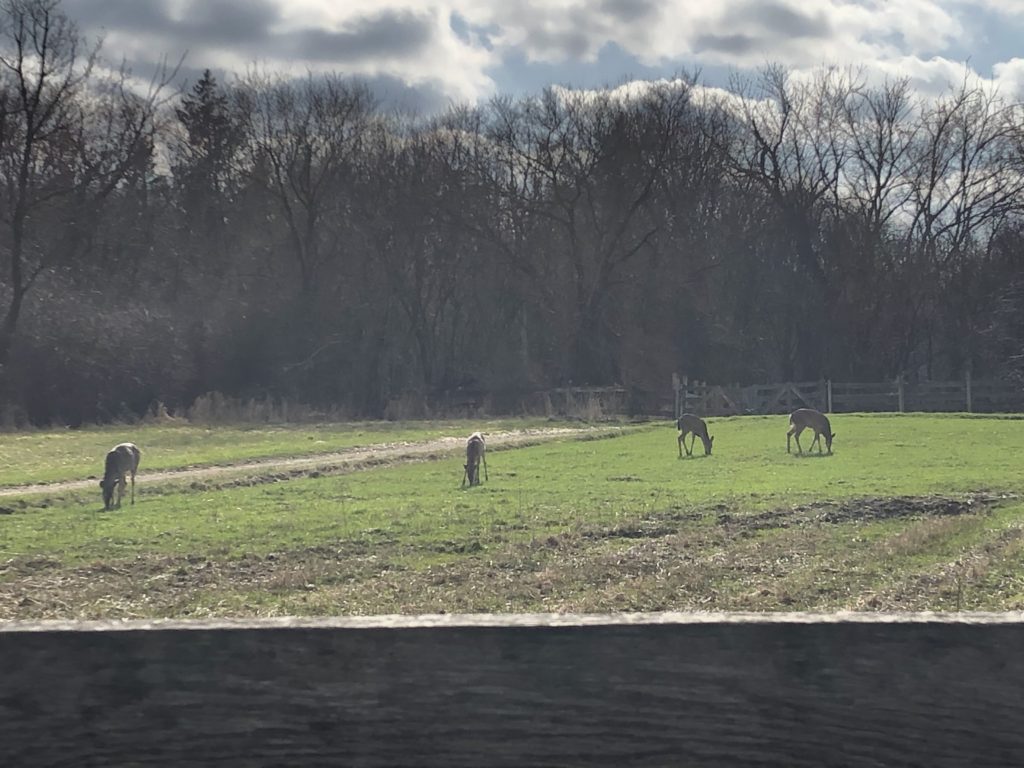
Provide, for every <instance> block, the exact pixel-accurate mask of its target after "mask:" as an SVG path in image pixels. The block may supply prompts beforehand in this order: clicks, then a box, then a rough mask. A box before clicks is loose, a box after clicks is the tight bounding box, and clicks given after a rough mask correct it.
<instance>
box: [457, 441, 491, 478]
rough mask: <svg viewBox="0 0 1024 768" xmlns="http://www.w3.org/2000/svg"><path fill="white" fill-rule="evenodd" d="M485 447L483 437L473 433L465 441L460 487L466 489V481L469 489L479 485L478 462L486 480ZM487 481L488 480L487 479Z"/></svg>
mask: <svg viewBox="0 0 1024 768" xmlns="http://www.w3.org/2000/svg"><path fill="white" fill-rule="evenodd" d="M485 449H486V446H485V445H484V436H483V435H482V434H481V433H479V432H474V433H473V434H472V435H470V436H469V439H467V440H466V463H465V464H463V465H462V468H463V470H465V471H464V472H463V475H462V487H463V488H465V487H466V479H467V478H468V479H469V485H470V487H472V486H474V485H480V462H481V461H482V462H483V464H484V478H487V457H486V456H485V455H484V452H485ZM488 479H489V478H488Z"/></svg>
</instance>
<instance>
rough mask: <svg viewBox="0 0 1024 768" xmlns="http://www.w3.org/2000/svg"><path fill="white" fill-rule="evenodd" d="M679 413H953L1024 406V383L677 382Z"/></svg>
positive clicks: (897, 381) (984, 381)
mask: <svg viewBox="0 0 1024 768" xmlns="http://www.w3.org/2000/svg"><path fill="white" fill-rule="evenodd" d="M673 383H674V385H675V386H676V390H675V411H676V414H677V416H678V414H680V413H685V412H690V413H697V414H701V415H704V416H734V415H741V414H768V413H789V412H790V411H792V410H794V409H796V408H816V409H817V410H819V411H824V412H828V413H850V412H855V411H892V412H896V413H904V412H907V411H950V412H960V411H964V412H967V413H994V412H1016V411H1022V410H1024V387H1021V386H1019V385H1017V384H1014V383H1012V382H1007V381H1000V380H995V379H979V380H972V379H971V377H970V376H966V377H964V379H962V380H960V381H918V382H908V381H904V380H903V379H902V378H899V379H896V380H895V381H891V382H873V383H857V382H834V381H829V380H821V381H799V382H792V381H788V382H784V383H781V384H754V385H752V386H746V387H743V386H739V385H733V386H727V385H718V384H708V383H706V382H699V381H694V382H690V381H688V380H687V379H686V378H685V377H683V378H679V377H676V378H675V380H674V382H673Z"/></svg>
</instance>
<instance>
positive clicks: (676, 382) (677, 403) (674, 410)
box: [672, 373, 681, 419]
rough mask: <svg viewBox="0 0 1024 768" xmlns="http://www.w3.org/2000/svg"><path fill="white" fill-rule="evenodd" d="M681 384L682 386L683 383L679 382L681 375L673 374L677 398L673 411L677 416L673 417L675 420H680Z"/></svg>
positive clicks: (673, 388)
mask: <svg viewBox="0 0 1024 768" xmlns="http://www.w3.org/2000/svg"><path fill="white" fill-rule="evenodd" d="M680 384H681V382H680V381H679V374H678V373H673V374H672V391H673V392H674V393H675V396H676V397H675V405H674V406H673V409H672V413H673V414H675V415H674V416H673V418H674V419H678V418H679V387H680Z"/></svg>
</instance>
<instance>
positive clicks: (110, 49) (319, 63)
mask: <svg viewBox="0 0 1024 768" xmlns="http://www.w3.org/2000/svg"><path fill="white" fill-rule="evenodd" d="M63 7H64V9H65V10H66V12H67V13H68V14H69V15H71V16H72V18H75V19H77V20H78V21H79V22H80V25H81V27H82V28H83V30H84V31H86V32H89V33H90V34H97V33H100V32H101V31H105V33H106V35H105V36H106V43H105V48H104V50H105V53H106V55H107V56H108V57H111V58H113V59H115V60H116V59H120V58H121V57H122V56H124V57H126V58H127V59H128V60H129V61H131V62H132V63H133V65H134V66H135V68H136V70H137V71H138V70H141V71H146V69H147V67H148V68H150V69H151V68H152V67H154V66H155V65H156V64H157V63H159V61H160V60H161V58H162V57H164V56H167V57H168V58H169V59H170V60H172V61H173V60H177V58H178V56H179V55H180V53H181V52H182V51H185V50H187V51H188V52H189V54H188V59H187V61H186V65H187V66H188V67H189V68H190V69H191V70H202V69H204V68H206V67H210V68H212V69H214V70H218V71H223V72H239V73H240V72H244V71H245V70H246V69H249V68H251V67H252V66H253V65H254V64H256V65H258V66H260V67H262V68H268V69H279V70H283V71H286V72H294V73H295V74H303V73H305V72H306V71H314V72H317V71H334V72H339V73H341V74H348V75H356V76H359V77H361V78H364V79H367V80H371V81H374V82H376V83H379V84H381V85H382V87H384V88H385V89H386V90H387V91H388V92H391V93H402V94H404V96H403V97H402V98H403V99H408V100H411V101H413V102H415V101H417V100H416V99H415V98H413V97H412V92H413V91H414V90H417V89H422V91H423V93H424V98H423V102H422V103H425V104H435V103H444V102H447V101H449V100H451V101H458V102H466V101H470V102H472V101H479V100H481V99H485V98H487V97H489V96H490V95H492V94H493V93H495V92H496V91H500V90H503V89H504V86H503V84H502V83H501V82H496V80H495V78H497V77H500V76H502V75H505V76H508V77H510V78H511V79H512V80H513V81H515V82H517V83H520V84H524V83H527V82H532V81H529V79H528V78H527V77H525V76H522V73H523V72H525V71H526V70H529V68H531V67H533V68H534V72H536V73H537V74H538V75H540V74H541V73H543V74H544V76H546V77H547V78H548V80H547V81H546V82H551V81H555V82H563V81H564V78H563V77H562V76H560V75H559V68H561V67H564V68H565V71H570V72H574V73H579V72H581V71H584V69H583V68H584V67H593V68H597V67H599V66H601V65H602V64H607V63H608V62H609V61H615V62H618V63H619V64H620V65H622V64H623V62H625V64H624V66H626V67H627V69H620V70H618V71H614V72H612V71H609V72H607V73H605V74H604V75H603V78H601V79H603V82H606V83H612V82H617V81H620V80H621V78H622V76H623V75H625V74H626V73H627V72H628V66H629V63H630V62H633V63H635V65H636V66H637V67H638V68H643V69H645V70H646V71H650V72H652V73H654V76H661V75H664V76H671V75H672V74H673V73H676V72H678V71H679V70H680V69H683V68H691V67H694V66H696V67H708V68H712V69H718V70H723V69H725V68H729V69H736V70H740V71H744V70H750V69H753V68H757V67H759V66H761V65H763V64H765V63H766V62H778V63H781V64H784V65H786V66H788V67H790V68H792V69H793V70H794V71H797V72H799V71H806V70H810V69H813V68H816V67H819V66H821V65H823V64H836V65H858V66H863V67H864V68H865V69H866V70H868V71H870V72H872V73H876V74H878V76H880V77H884V76H909V77H911V78H912V79H913V81H914V83H915V85H916V84H919V85H920V87H922V88H924V89H926V90H935V89H936V88H938V87H939V85H938V84H939V83H942V84H943V85H945V82H946V81H945V80H944V78H950V77H954V76H962V73H963V71H964V65H963V64H961V63H958V62H959V61H960V60H961V59H967V58H968V57H969V55H970V48H969V47H967V48H966V49H965V46H969V45H971V44H972V41H973V44H974V45H977V46H981V45H983V44H984V43H983V39H984V36H985V33H986V31H991V30H992V29H993V27H991V26H988V27H984V26H982V27H979V25H984V24H987V23H988V22H987V19H988V18H993V19H1004V20H1008V21H1007V22H1006V23H1004V25H1003V28H1006V29H1012V28H1013V24H1014V23H1020V22H1021V21H1024V0H900V2H898V3H896V2H892V1H891V0H718V2H694V0H431V1H430V2H420V1H418V0H345V2H338V1H337V0H64V3H63ZM985 14H988V16H986V15H985ZM997 14H998V15H997ZM996 29H998V28H996ZM991 39H996V38H994V37H993V38H991ZM610 50H612V51H615V52H616V53H615V56H609V55H608V51H610ZM1011 55H1012V54H1011V53H1007V54H1006V55H1005V56H1004V57H1003V59H1002V60H1003V62H1004V63H1002V64H999V65H998V66H999V67H1001V69H999V70H998V72H997V70H996V69H995V68H993V70H992V72H993V75H994V77H995V78H997V79H999V80H1000V81H1004V82H1005V83H1007V88H1013V89H1017V88H1018V86H1019V81H1018V79H1017V77H1018V75H1017V72H1018V70H1019V65H1018V64H1014V63H1013V61H1011V60H1010V56H1011ZM997 61H999V59H998V58H995V59H992V58H990V59H989V64H992V63H994V62H997ZM517 74H518V75H520V76H519V77H516V75H517ZM954 79H956V78H955V77H954ZM598 81H600V80H598ZM591 82H594V80H593V79H592V80H591ZM1014 92H1019V91H1017V90H1015V91H1014Z"/></svg>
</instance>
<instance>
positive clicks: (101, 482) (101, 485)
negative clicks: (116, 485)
mask: <svg viewBox="0 0 1024 768" xmlns="http://www.w3.org/2000/svg"><path fill="white" fill-rule="evenodd" d="M102 487H103V481H102V480H100V488H102Z"/></svg>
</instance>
